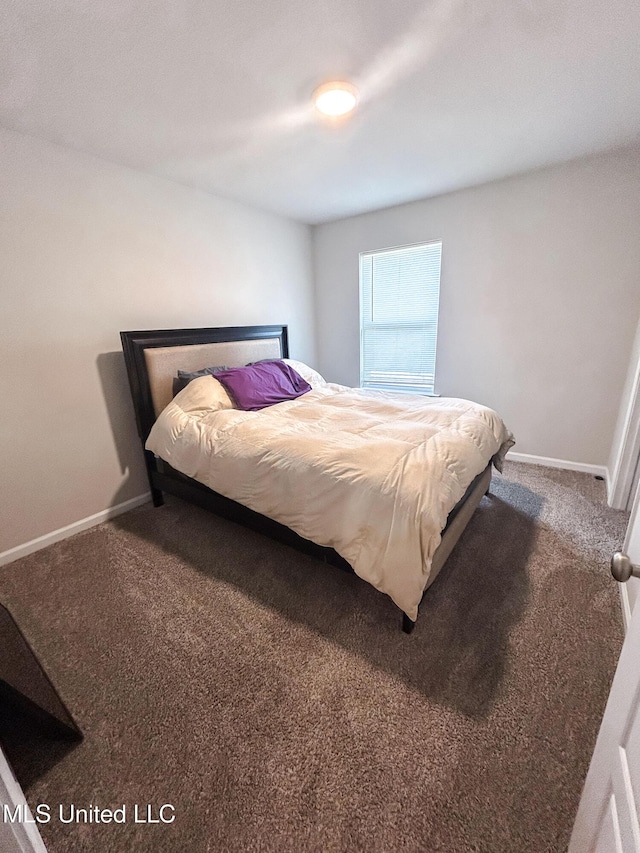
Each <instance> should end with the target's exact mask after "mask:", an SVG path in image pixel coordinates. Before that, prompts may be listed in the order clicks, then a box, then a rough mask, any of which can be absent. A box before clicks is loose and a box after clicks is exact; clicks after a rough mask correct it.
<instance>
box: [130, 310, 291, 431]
mask: <svg viewBox="0 0 640 853" xmlns="http://www.w3.org/2000/svg"><path fill="white" fill-rule="evenodd" d="M120 339H121V341H122V349H123V351H124V360H125V364H126V366H127V374H128V376H129V384H130V386H131V396H132V398H133V406H134V409H135V414H136V423H137V426H138V434H139V435H140V439H141V440H142V443H143V445H144V442H145V441H146V440H147V436H148V435H149V432H150V430H151V427H152V426H153V424H154V423H155V420H156V417H157V414H158V413H157V411H156V406H155V405H154V399H153V394H152V388H151V382H150V378H149V365H148V361H147V359H146V358H145V350H148V349H152V348H156V347H165V348H167V347H193V346H197V345H201V344H229V343H243V342H246V343H247V345H248V346H247V353H248V354H249V356H248V357H247V358H246V359H245V360H242V358H240V359H239V361H238V364H237V365H235V364H229V365H228V366H229V367H236V366H239V365H240V364H241V363H242V364H245V363H246V362H247V361H250V360H251V355H250V353H251V352H252V347H253V345H255V344H257V343H258V342H260V341H266V342H269V346H270V347H271V348H273V349H276V350H277V349H279V353H276V357H278V355H279V356H280V357H281V358H287V357H288V356H289V341H288V335H287V326H225V327H222V328H204V329H154V330H144V331H137V332H120ZM252 342H253V343H252ZM273 344H276V345H277V346H276V347H274V346H273ZM184 352H187V351H186V350H185V351H184ZM259 357H261V356H259ZM256 360H257V359H256ZM210 364H211V362H209V363H207V364H200V365H198V367H200V368H202V367H209V366H210ZM178 366H180V367H185V366H186V367H187V369H190V370H191V369H198V367H195V366H194V365H193V364H190V365H188V366H187V365H182V364H180V363H179V362H178ZM174 375H175V372H174Z"/></svg>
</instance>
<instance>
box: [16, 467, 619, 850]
mask: <svg viewBox="0 0 640 853" xmlns="http://www.w3.org/2000/svg"><path fill="white" fill-rule="evenodd" d="M626 521H627V517H626V515H625V514H623V513H618V512H614V511H612V510H610V509H608V508H607V507H606V506H605V504H604V484H603V483H601V482H597V481H595V480H594V479H593V478H592V477H590V476H588V475H585V474H574V473H571V472H567V471H558V470H552V469H547V468H540V467H534V466H526V465H521V464H520V465H519V464H516V463H509V464H507V466H506V469H505V475H504V476H503V477H501V476H499V475H495V476H494V481H493V485H492V495H491V496H489V497H487V498H485V499H484V500H483V501H482V504H481V505H480V507H479V509H478V511H477V513H476V515H475V516H474V518H473V519H472V521H471V523H470V525H469V527H468V528H467V530H466V531H465V534H464V536H463V538H462V540H461V541H460V543H459V544H458V546H457V548H456V550H455V551H454V553H453V555H452V557H451V558H450V560H449V563H448V565H447V567H446V568H445V570H444V571H443V573H442V575H441V576H440V577H439V578H438V580H437V581H436V583H435V584H434V586H433V587H432V588H431V589H430V590H429V592H428V593H427V595H426V597H425V600H424V602H423V604H422V607H421V612H420V618H419V621H418V625H417V627H416V630H415V632H414V633H413V634H412V635H411V636H406V635H405V634H403V633H402V632H401V630H400V622H401V620H400V616H399V611H398V610H397V609H396V608H395V606H394V605H393V604H392V603H391V601H390V600H389V599H388V598H386V597H385V596H383V595H381V594H380V593H377V592H376V591H375V590H373V589H372V588H371V587H369V586H368V585H367V584H365V583H364V582H363V581H361V580H359V579H358V578H356V577H355V576H352V575H348V574H345V573H344V572H341V571H340V570H338V569H335V568H332V567H330V566H326V565H323V564H322V563H319V562H316V561H315V560H313V559H311V558H309V557H306V556H303V555H301V554H299V553H297V552H296V551H294V550H291V549H289V548H287V547H285V546H283V545H279V544H276V543H274V542H272V541H270V540H268V539H266V538H263V537H261V536H260V535H258V534H255V533H252V532H250V531H247V530H245V529H243V528H240V527H237V526H235V525H233V524H231V523H229V522H226V521H223V520H220V519H218V518H216V517H214V516H212V515H209V514H208V513H206V512H205V511H203V510H199V509H197V508H195V507H192V506H189V505H187V504H185V503H182V502H180V501H177V500H170V501H169V502H168V504H167V506H165V507H163V508H161V509H153V508H152V507H151V506H148V507H147V506H145V507H142V508H141V509H139V510H136V511H134V512H131V513H129V514H127V515H124V516H121V517H120V518H118V519H116V520H115V521H114V522H111V523H107V524H103V525H101V526H99V527H96V528H93V529H92V530H89V531H87V532H85V533H83V534H80V535H78V536H76V537H74V538H72V539H67V540H66V541H64V542H61V543H59V544H57V545H54V546H52V547H50V548H48V549H46V550H44V551H40V552H38V553H36V554H34V555H32V556H30V557H27V558H25V559H23V560H20V561H18V562H16V563H13V564H11V565H9V566H6V567H4V568H3V569H0V601H3V602H4V603H5V604H7V605H8V606H9V608H10V609H11V611H12V612H13V614H14V616H15V617H16V619H17V621H18V622H19V624H20V625H21V627H22V630H23V631H24V632H25V634H26V635H27V637H28V638H29V639H30V641H31V642H32V644H33V647H34V649H35V651H36V652H37V653H38V654H39V656H40V658H41V660H42V662H43V664H44V666H45V668H46V669H47V671H48V672H49V674H50V675H51V677H52V678H53V680H54V682H55V683H56V685H57V687H58V689H59V691H60V693H61V695H62V697H63V699H64V700H65V702H66V703H67V705H68V706H69V708H70V710H71V712H72V713H73V715H74V717H75V719H76V721H77V722H78V724H79V725H80V727H81V728H82V729H83V731H84V733H85V740H84V742H83V743H81V744H80V745H78V746H75V747H72V746H70V745H68V744H64V743H57V742H53V741H46V740H43V739H39V738H37V737H35V736H31V735H29V736H27V735H26V734H25V732H24V731H23V732H22V733H21V734H20V736H18V735H16V734H15V733H14V735H13V736H11V737H8V738H7V750H8V751H9V754H10V757H11V759H12V761H13V763H14V768H15V770H16V773H17V775H18V777H19V779H20V781H21V782H22V784H23V787H24V788H25V789H26V793H27V799H28V801H29V803H30V805H31V807H32V808H35V806H36V805H37V804H38V803H46V804H49V805H50V806H51V809H52V820H51V822H50V823H49V824H45V825H41V827H40V829H41V833H42V835H43V838H44V840H45V843H46V844H47V846H48V848H49V850H50V851H51V853H73V852H74V851H92V852H93V851H96V853H110V851H114V852H115V851H117V853H120V851H140V853H144V851H171V853H174V851H175V853H178V851H180V853H182V851H185V853H186V851H188V852H189V853H201V851H202V853H204V851H351V850H353V851H360V850H362V851H385V853H386V851H447V853H457V851H460V853H462V851H464V853H467V851H482V853H498V851H505V853H506V851H508V853H514V851H518V853H525V851H532V853H544V851H561V850H564V849H565V848H566V845H567V842H568V838H569V833H570V830H571V826H572V823H573V817H574V813H575V810H576V807H577V803H578V799H579V795H580V789H581V786H582V781H583V779H584V776H585V774H586V770H587V766H588V762H589V758H590V755H591V751H592V749H593V745H594V742H595V737H596V734H597V730H598V726H599V722H600V718H601V715H602V711H603V708H604V704H605V701H606V697H607V693H608V689H609V685H610V682H611V679H612V677H613V672H614V668H615V663H616V659H617V655H618V653H619V649H620V646H621V641H622V626H621V615H620V606H619V602H618V594H617V590H616V585H615V583H614V582H613V581H612V579H611V577H610V575H609V570H608V560H609V557H610V555H611V552H612V551H614V550H615V549H616V548H619V547H620V545H621V543H622V539H623V536H624V530H625V525H626ZM163 803H169V804H172V805H173V806H174V807H175V816H176V819H175V822H174V823H172V824H170V825H163V824H159V825H148V824H135V823H134V822H133V817H132V816H131V811H132V809H133V806H134V804H140V805H142V806H143V807H144V809H145V814H146V804H151V805H152V806H154V808H157V807H158V806H160V805H162V804H163ZM58 804H62V805H63V806H64V808H65V814H66V816H68V813H69V806H70V804H75V806H76V807H85V808H86V807H88V806H90V805H94V806H95V805H98V806H100V807H101V808H115V807H119V806H121V805H122V804H126V806H127V808H128V810H129V811H128V814H127V817H128V820H127V823H126V824H124V825H119V824H118V825H117V824H113V823H112V824H102V823H101V824H95V823H94V824H62V823H60V822H59V820H58V819H57V808H58Z"/></svg>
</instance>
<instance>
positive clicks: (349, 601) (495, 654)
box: [114, 478, 543, 718]
mask: <svg viewBox="0 0 640 853" xmlns="http://www.w3.org/2000/svg"><path fill="white" fill-rule="evenodd" d="M492 491H493V494H491V495H490V496H489V497H486V498H484V499H483V500H482V502H481V504H480V506H479V508H478V510H477V511H476V513H475V515H474V517H473V518H472V520H471V522H470V523H469V525H468V526H467V529H466V530H465V532H464V534H463V536H462V537H461V539H460V541H459V543H458V544H457V546H456V548H455V549H454V551H453V553H452V555H451V557H450V558H449V560H448V563H447V566H446V568H445V570H444V571H443V572H442V573H441V574H440V576H439V577H438V579H437V580H436V581H435V583H434V584H433V586H432V587H430V589H429V590H428V591H427V594H426V595H425V597H424V600H423V602H422V605H421V608H420V616H419V619H418V624H417V626H416V630H415V631H414V633H413V634H412V635H411V636H410V637H407V635H405V634H403V633H402V632H401V630H400V625H401V614H400V611H399V610H398V609H397V608H396V607H395V605H394V604H393V602H392V601H391V600H390V599H389V598H388V597H387V596H386V595H383V594H381V593H379V592H377V591H376V590H374V589H373V587H371V586H370V585H369V584H367V583H365V582H364V581H362V580H361V579H360V578H358V577H357V576H356V575H353V574H350V573H345V572H343V571H341V570H340V569H337V568H335V567H333V566H330V565H325V564H322V563H321V562H319V561H318V560H315V559H313V558H311V557H308V556H306V555H303V554H300V553H298V552H297V551H295V550H293V549H291V548H288V547H287V546H285V545H282V544H280V543H276V542H273V541H272V540H270V539H267V538H266V537H263V536H261V535H260V534H258V533H255V532H254V531H251V530H245V529H244V528H240V527H238V526H237V525H235V524H233V523H232V522H229V521H226V520H224V519H221V518H218V517H217V516H214V515H212V514H210V513H208V512H206V511H205V510H201V509H199V508H197V507H194V506H191V505H188V504H185V503H183V502H181V501H178V500H177V499H172V498H169V499H168V501H167V503H166V505H165V506H164V507H162V508H159V509H155V510H154V509H151V508H149V509H144V510H140V511H138V512H135V513H127V514H126V515H122V516H120V517H118V518H117V519H116V520H115V521H114V524H115V525H116V526H118V527H119V528H120V529H121V530H123V531H126V532H127V533H129V534H131V535H132V536H134V537H135V538H137V539H140V538H142V539H146V540H147V541H149V542H150V543H152V545H153V550H152V551H148V552H147V556H146V561H147V564H149V561H151V563H153V562H155V559H154V557H153V555H154V554H155V553H156V551H157V552H158V554H159V557H161V559H162V561H163V562H164V563H165V565H164V569H163V570H164V571H167V568H168V567H167V564H166V562H165V561H166V556H167V555H169V554H173V555H175V556H176V557H178V558H179V561H180V565H186V566H189V567H191V568H193V569H195V570H197V572H198V573H200V575H201V577H200V578H199V579H196V577H195V576H194V577H193V581H192V583H191V584H190V587H189V599H190V601H192V603H194V605H195V611H194V613H193V622H192V623H190V624H191V625H192V628H191V630H193V631H195V632H196V633H198V632H199V631H200V630H202V631H203V632H205V633H206V630H207V628H206V625H205V624H203V622H202V620H203V619H204V620H205V622H206V621H207V618H208V617H207V615H206V613H207V611H209V612H211V613H212V615H213V617H214V618H215V620H216V622H219V621H220V620H223V621H229V630H230V631H231V633H232V634H234V635H235V634H237V632H238V624H239V623H238V620H240V623H246V624H247V625H249V624H253V627H252V628H251V629H249V628H248V627H247V628H246V630H251V631H252V632H253V631H256V630H257V631H260V630H263V627H264V626H262V625H261V622H262V621H263V620H262V619H261V618H260V617H255V616H254V617H252V615H251V610H252V606H251V604H250V602H247V598H249V599H251V600H252V601H253V602H258V603H259V604H260V605H263V606H266V607H267V608H269V609H270V610H273V611H276V612H278V613H280V614H282V615H283V616H285V617H286V618H287V619H289V620H291V621H293V622H299V623H304V624H305V625H306V626H308V627H309V628H310V629H312V632H313V633H316V634H319V635H321V636H324V637H326V638H328V639H329V640H331V641H332V642H333V643H335V644H337V645H339V646H341V647H342V648H344V649H346V650H347V651H348V652H350V653H352V654H356V655H358V656H359V657H361V658H362V659H364V660H366V661H367V662H369V663H370V664H371V665H372V666H374V667H375V668H378V669H380V670H383V671H386V672H388V673H391V674H393V675H394V676H395V677H397V678H398V679H399V680H401V681H403V682H404V683H405V684H406V685H408V686H410V687H411V688H413V689H415V690H418V691H419V692H420V693H422V694H424V695H425V696H427V697H429V698H431V699H433V700H435V701H436V702H439V703H441V704H443V705H446V706H449V707H452V708H454V709H456V710H457V711H460V712H462V713H463V714H465V715H467V716H469V717H474V718H479V717H485V716H486V715H487V714H488V713H489V711H490V709H491V707H492V705H493V702H494V699H495V698H496V696H497V694H498V691H499V688H500V684H501V681H502V678H503V675H504V672H505V667H506V661H507V656H508V652H509V637H510V632H511V629H512V627H513V626H514V625H515V624H516V623H517V622H518V621H519V620H520V618H521V616H522V614H523V612H524V611H525V608H526V605H527V601H528V597H529V581H528V576H527V564H528V561H529V556H530V554H531V552H532V550H533V547H534V539H535V532H536V518H537V517H538V515H539V513H540V509H541V506H542V503H543V499H542V498H541V497H540V496H539V495H537V494H535V493H534V492H532V491H531V490H529V489H527V488H526V487H524V486H522V485H521V484H515V483H510V482H509V481H507V480H505V479H503V478H496V479H495V480H494V485H493V486H492ZM149 568H150V569H152V566H149ZM154 573H155V572H154ZM155 574H156V580H155V582H154V583H155V585H156V590H157V596H158V598H157V600H156V602H155V604H154V605H153V606H154V607H158V606H159V608H160V610H162V611H164V609H165V608H169V610H170V608H171V607H172V604H171V602H170V601H166V602H164V601H163V600H161V599H162V597H163V593H162V588H163V586H164V585H165V584H167V586H168V589H170V588H172V584H174V583H175V578H174V579H172V577H171V570H170V569H169V573H168V574H167V576H166V577H165V576H164V575H163V574H162V573H159V574H158V573H155ZM208 580H210V581H212V582H213V583H212V584H210V583H208ZM219 582H222V584H224V585H225V586H226V587H229V586H232V587H234V588H235V589H236V590H237V591H238V592H239V593H241V594H240V595H236V596H235V598H234V605H233V609H234V612H233V613H220V612H219V608H220V604H218V605H216V604H215V601H216V586H217V585H218V583H219ZM174 594H175V593H174ZM166 595H167V598H169V595H168V592H167V593H166ZM200 596H202V601H199V599H200ZM224 599H225V596H224V595H223V596H222V600H224ZM150 606H151V605H150ZM243 611H244V612H243ZM240 614H242V615H240ZM156 615H157V614H156ZM165 615H166V618H167V619H169V620H170V619H171V615H170V613H169V612H167V613H166V614H165ZM185 617H186V618H189V617H188V614H181V618H185ZM164 618H165V617H163V619H164ZM267 633H268V632H267ZM238 639H239V638H238ZM265 642H267V643H269V642H270V639H269V637H267V636H265ZM314 642H315V641H314V640H313V639H310V643H312V644H313V643H314ZM310 657H312V654H311V650H310Z"/></svg>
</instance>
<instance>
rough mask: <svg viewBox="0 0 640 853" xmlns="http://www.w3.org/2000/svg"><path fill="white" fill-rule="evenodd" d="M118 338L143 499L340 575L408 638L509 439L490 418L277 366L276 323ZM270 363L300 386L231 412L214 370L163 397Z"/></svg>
mask: <svg viewBox="0 0 640 853" xmlns="http://www.w3.org/2000/svg"><path fill="white" fill-rule="evenodd" d="M121 339H122V345H123V350H124V355H125V362H126V366H127V372H128V376H129V382H130V386H131V393H132V397H133V403H134V409H135V415H136V422H137V427H138V433H139V435H140V439H141V441H142V444H143V448H144V455H145V461H146V466H147V472H148V476H149V483H150V487H151V495H152V499H153V503H154V505H156V506H160V505H161V504H162V503H163V493H168V494H171V495H175V496H178V497H180V498H183V499H185V500H187V501H191V502H193V503H195V504H198V505H200V506H203V507H205V508H207V509H209V510H212V511H213V512H215V513H217V514H219V515H222V516H224V517H227V518H230V519H232V520H234V521H236V522H239V523H241V524H244V525H247V526H250V527H252V528H254V529H256V530H258V531H260V532H261V533H264V534H266V535H268V536H271V537H274V538H277V539H279V540H281V541H284V542H285V543H287V544H289V545H293V546H294V547H297V548H299V549H301V550H304V551H306V552H307V553H311V554H313V555H314V556H316V557H318V558H319V559H322V560H324V561H325V562H329V563H331V564H333V565H337V566H340V567H341V568H346V569H351V570H353V571H355V572H356V573H357V574H358V575H359V576H360V577H362V578H363V579H365V580H367V581H368V582H370V583H372V585H373V586H375V587H376V588H377V589H379V590H380V591H382V592H385V593H386V594H388V595H389V596H390V597H391V598H392V600H393V601H394V602H395V603H396V604H397V605H398V607H399V608H400V610H401V611H402V614H403V619H402V627H403V630H404V631H405V632H406V633H410V632H411V631H412V630H413V627H414V626H415V621H416V619H417V611H418V606H419V603H420V601H421V599H422V596H423V595H424V592H425V591H426V589H427V587H428V586H430V585H431V583H433V581H434V580H435V578H436V577H437V576H438V574H439V572H440V570H441V569H442V567H443V565H444V563H445V561H446V559H447V557H448V556H449V554H450V553H451V551H452V550H453V547H454V545H455V543H456V542H457V541H458V539H459V537H460V535H461V533H462V531H463V530H464V528H465V527H466V525H467V523H468V521H469V519H470V518H471V516H472V514H473V512H474V510H475V509H476V507H477V506H478V504H479V502H480V500H481V499H482V497H483V496H484V495H485V494H486V493H487V492H488V490H489V486H490V483H491V466H492V464H493V465H495V466H496V467H498V468H500V466H501V463H502V459H503V458H504V455H505V453H506V452H507V450H508V449H509V447H510V446H511V445H512V444H513V439H512V436H511V434H510V433H509V432H508V430H507V429H506V427H505V426H504V424H503V423H502V421H501V419H500V418H499V417H498V416H497V415H496V413H495V412H493V411H492V410H490V409H487V408H486V407H483V406H478V405H477V404H474V403H470V402H469V401H464V400H456V399H447V398H436V399H431V400H430V399H429V398H424V397H418V396H415V395H399V394H396V393H394V392H386V393H385V392H369V391H363V390H362V389H349V388H346V387H344V386H340V385H335V384H332V383H327V382H325V381H324V379H323V378H322V377H319V376H318V374H315V373H314V371H312V370H310V369H309V368H307V367H306V366H305V365H301V364H300V363H298V362H295V361H288V360H289V347H288V336H287V327H286V326H243V327H224V328H202V329H171V330H154V331H127V332H121ZM272 359H279V360H281V359H284V360H285V362H286V363H287V364H288V365H293V366H294V367H297V368H299V370H300V372H301V374H302V375H304V376H305V379H309V382H310V385H311V389H310V390H309V392H308V393H305V394H302V395H301V396H299V397H298V398H296V399H295V400H290V401H286V402H280V403H278V404H277V405H273V406H269V407H267V408H264V409H262V410H260V411H250V412H247V411H241V410H239V409H238V408H237V406H235V405H233V404H227V403H225V404H224V405H220V406H219V405H218V400H219V399H222V398H221V397H220V395H219V392H220V389H221V388H222V386H221V384H220V382H218V381H217V380H216V379H215V375H214V376H207V377H203V378H198V379H196V380H194V381H193V382H191V383H190V384H189V385H188V386H187V387H186V388H185V389H184V390H182V391H180V392H179V393H178V394H177V396H175V397H174V378H175V377H176V374H177V372H178V370H186V371H197V370H200V369H201V368H206V367H210V366H212V365H223V366H226V367H230V368H234V367H242V366H244V365H247V364H250V363H261V362H265V361H269V360H272ZM305 371H308V372H307V373H305ZM316 377H317V378H316ZM223 390H224V389H223ZM225 399H231V400H232V401H233V397H225ZM427 497H428V500H427Z"/></svg>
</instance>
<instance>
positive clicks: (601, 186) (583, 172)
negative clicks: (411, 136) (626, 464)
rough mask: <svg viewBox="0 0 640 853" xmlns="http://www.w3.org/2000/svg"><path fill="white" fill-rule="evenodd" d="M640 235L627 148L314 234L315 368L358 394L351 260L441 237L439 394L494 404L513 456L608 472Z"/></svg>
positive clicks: (639, 286)
mask: <svg viewBox="0 0 640 853" xmlns="http://www.w3.org/2000/svg"><path fill="white" fill-rule="evenodd" d="M470 156H473V150H472V146H471V147H470ZM639 228H640V149H638V148H635V149H627V150H624V151H619V152H617V153H611V154H607V155H601V156H596V157H592V158H588V159H583V160H580V161H574V162H572V163H567V164H564V165H562V166H558V167H555V168H549V169H544V170H540V171H536V172H531V173H528V174H526V175H522V176H519V177H515V178H510V179H507V180H503V181H498V182H495V183H491V184H486V185H483V186H480V187H476V188H472V189H468V190H463V191H460V192H456V193H451V194H449V195H445V196H440V197H438V198H433V199H427V200H424V201H419V202H414V203H411V204H406V205H401V206H399V207H394V208H389V209H386V210H380V211H377V212H373V213H369V214H364V215H361V216H355V217H351V218H348V219H343V220H340V221H336V222H332V223H329V224H324V225H319V226H316V227H315V228H314V253H315V261H314V263H315V279H316V324H317V333H318V355H319V368H320V370H321V371H322V372H323V373H324V374H325V376H326V377H327V378H328V379H331V380H333V381H336V382H342V383H345V384H348V385H352V384H358V381H359V380H358V360H359V334H358V311H359V309H358V254H359V252H362V251H366V250H372V249H381V248H384V247H388V246H401V245H404V244H409V243H415V242H420V241H427V240H432V239H436V238H441V239H442V241H443V254H442V284H441V299H440V325H439V337H438V353H437V365H436V388H437V390H438V392H439V393H441V394H443V395H446V396H456V397H467V398H469V399H472V400H476V401H478V402H482V403H485V404H486V405H489V406H491V407H493V408H495V409H496V410H497V411H498V412H499V413H500V414H501V415H502V416H503V418H504V419H505V421H506V422H507V424H508V425H509V427H510V429H512V430H513V432H514V434H515V436H516V439H517V446H516V448H515V449H516V450H517V451H519V452H521V453H527V454H534V455H538V456H545V457H552V458H556V459H564V460H570V461H574V462H580V463H587V464H593V465H605V464H606V463H607V461H608V458H609V451H610V448H611V442H612V437H613V431H614V426H615V423H616V418H617V415H618V407H619V403H620V397H621V393H622V388H623V384H624V381H625V376H626V371H627V365H628V362H629V357H630V351H631V344H632V340H633V335H634V332H635V328H636V325H637V322H638V316H639V314H640V240H639V239H638V236H639V233H640V231H639Z"/></svg>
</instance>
